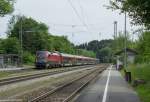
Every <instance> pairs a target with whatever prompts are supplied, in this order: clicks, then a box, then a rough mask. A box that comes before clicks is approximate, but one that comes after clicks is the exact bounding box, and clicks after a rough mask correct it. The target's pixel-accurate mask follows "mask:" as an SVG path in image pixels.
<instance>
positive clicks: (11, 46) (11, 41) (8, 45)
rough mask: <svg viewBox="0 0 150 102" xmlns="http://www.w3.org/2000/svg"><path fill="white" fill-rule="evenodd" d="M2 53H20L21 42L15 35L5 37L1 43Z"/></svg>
mask: <svg viewBox="0 0 150 102" xmlns="http://www.w3.org/2000/svg"><path fill="white" fill-rule="evenodd" d="M0 45H1V46H0V50H1V53H7V54H18V53H19V52H18V51H20V44H19V41H18V39H16V38H15V37H12V38H7V39H3V40H2V41H1V44H0Z"/></svg>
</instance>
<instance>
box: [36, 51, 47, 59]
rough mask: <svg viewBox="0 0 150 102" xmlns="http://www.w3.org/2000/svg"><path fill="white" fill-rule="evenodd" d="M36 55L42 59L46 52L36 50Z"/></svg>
mask: <svg viewBox="0 0 150 102" xmlns="http://www.w3.org/2000/svg"><path fill="white" fill-rule="evenodd" d="M36 55H37V58H39V59H43V58H45V57H46V52H45V51H38V52H37V54H36Z"/></svg>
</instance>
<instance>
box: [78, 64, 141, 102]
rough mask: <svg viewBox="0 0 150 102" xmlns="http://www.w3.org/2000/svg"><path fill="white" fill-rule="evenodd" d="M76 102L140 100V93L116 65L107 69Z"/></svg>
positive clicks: (126, 101) (130, 101) (135, 101)
mask: <svg viewBox="0 0 150 102" xmlns="http://www.w3.org/2000/svg"><path fill="white" fill-rule="evenodd" d="M75 102H140V99H139V98H138V95H137V93H136V92H135V91H133V89H132V88H131V87H130V86H129V85H128V83H127V82H126V81H125V80H124V78H123V77H122V76H121V74H120V72H118V71H117V70H115V68H114V67H112V66H111V67H109V68H108V69H107V70H105V71H104V72H103V73H102V74H101V75H99V76H98V78H97V79H96V80H95V82H94V83H92V84H90V85H89V86H88V87H87V88H85V90H84V91H82V92H81V93H80V94H79V95H78V97H77V98H76V99H75Z"/></svg>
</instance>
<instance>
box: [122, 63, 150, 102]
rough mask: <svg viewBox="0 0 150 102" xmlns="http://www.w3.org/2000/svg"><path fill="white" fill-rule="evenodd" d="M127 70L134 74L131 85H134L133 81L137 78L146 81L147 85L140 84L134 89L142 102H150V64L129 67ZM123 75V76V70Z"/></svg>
mask: <svg viewBox="0 0 150 102" xmlns="http://www.w3.org/2000/svg"><path fill="white" fill-rule="evenodd" d="M127 70H128V71H130V72H131V74H132V83H131V84H133V80H134V79H137V78H138V79H144V80H145V81H146V84H140V85H138V86H134V87H133V88H134V89H135V91H136V92H137V93H138V95H139V97H140V99H141V101H142V102H150V64H137V65H129V67H128V68H127ZM121 73H122V74H123V70H122V71H121ZM123 75H124V74H123Z"/></svg>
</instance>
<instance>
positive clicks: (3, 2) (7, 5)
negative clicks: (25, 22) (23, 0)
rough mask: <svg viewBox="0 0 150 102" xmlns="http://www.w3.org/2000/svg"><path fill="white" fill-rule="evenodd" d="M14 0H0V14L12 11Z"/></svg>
mask: <svg viewBox="0 0 150 102" xmlns="http://www.w3.org/2000/svg"><path fill="white" fill-rule="evenodd" d="M13 4H14V0H0V16H4V15H6V14H9V13H11V12H12V11H13Z"/></svg>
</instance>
